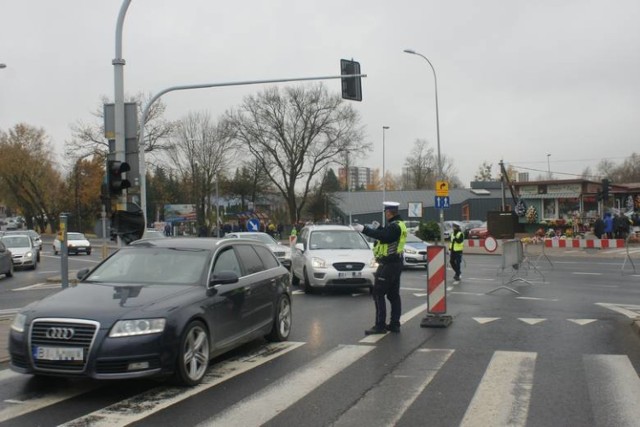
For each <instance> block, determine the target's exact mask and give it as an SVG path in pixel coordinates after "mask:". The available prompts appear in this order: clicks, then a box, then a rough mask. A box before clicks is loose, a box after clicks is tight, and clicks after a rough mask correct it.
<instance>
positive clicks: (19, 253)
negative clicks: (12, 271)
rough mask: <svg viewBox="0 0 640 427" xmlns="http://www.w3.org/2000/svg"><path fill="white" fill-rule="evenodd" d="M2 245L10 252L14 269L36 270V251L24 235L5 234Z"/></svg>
mask: <svg viewBox="0 0 640 427" xmlns="http://www.w3.org/2000/svg"><path fill="white" fill-rule="evenodd" d="M0 239H2V243H4V245H5V246H6V247H7V248H8V249H9V250H10V251H11V256H12V259H13V266H14V268H15V267H17V268H25V267H29V268H31V269H32V270H35V269H36V268H38V249H36V247H35V246H34V244H33V241H32V240H31V237H29V236H27V235H26V234H14V235H11V234H5V235H4V236H2V237H0Z"/></svg>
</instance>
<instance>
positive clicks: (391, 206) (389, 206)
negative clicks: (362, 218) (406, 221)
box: [383, 202, 400, 211]
mask: <svg viewBox="0 0 640 427" xmlns="http://www.w3.org/2000/svg"><path fill="white" fill-rule="evenodd" d="M383 205H384V210H391V211H397V210H398V207H399V206H400V203H398V202H384V203H383Z"/></svg>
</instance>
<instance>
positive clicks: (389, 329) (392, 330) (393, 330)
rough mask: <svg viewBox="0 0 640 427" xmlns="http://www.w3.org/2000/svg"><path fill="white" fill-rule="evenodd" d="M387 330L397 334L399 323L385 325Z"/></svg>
mask: <svg viewBox="0 0 640 427" xmlns="http://www.w3.org/2000/svg"><path fill="white" fill-rule="evenodd" d="M387 331H389V332H393V333H396V334H397V333H398V332H400V325H387Z"/></svg>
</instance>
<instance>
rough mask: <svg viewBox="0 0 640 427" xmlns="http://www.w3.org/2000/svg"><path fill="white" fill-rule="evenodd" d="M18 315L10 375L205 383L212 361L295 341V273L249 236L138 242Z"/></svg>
mask: <svg viewBox="0 0 640 427" xmlns="http://www.w3.org/2000/svg"><path fill="white" fill-rule="evenodd" d="M78 279H79V280H80V283H79V284H78V286H74V287H69V288H65V289H63V290H61V291H60V292H57V293H55V294H53V295H50V296H48V297H46V298H44V299H42V300H40V301H37V302H34V303H32V304H29V305H28V306H26V307H25V308H24V309H23V310H21V311H20V312H19V313H18V314H17V315H16V316H15V318H14V320H13V323H12V325H11V329H10V336H9V354H10V366H11V369H13V370H14V371H17V372H21V373H26V374H33V375H37V376H38V375H39V376H46V375H55V376H66V377H91V378H97V379H125V378H140V377H150V376H171V377H172V378H173V380H174V382H176V383H177V384H181V385H191V386H192V385H196V384H198V383H200V382H201V381H202V378H203V377H204V375H205V373H206V371H207V368H208V365H209V362H210V361H211V359H213V358H214V357H216V356H218V355H220V354H222V353H224V352H227V351H229V350H231V349H233V348H236V347H238V346H239V345H241V344H244V343H247V342H249V341H252V340H255V339H257V338H261V337H263V336H265V337H266V338H267V339H269V340H272V341H284V340H286V339H287V338H288V337H289V333H290V331H291V325H292V312H291V288H290V284H289V280H290V278H289V272H288V271H287V269H286V268H284V267H283V266H282V265H280V263H279V262H278V260H277V259H276V257H275V256H274V255H273V252H271V251H270V250H269V248H267V247H266V246H265V245H263V244H261V243H259V242H257V241H247V240H245V239H242V240H240V239H237V240H234V239H226V240H221V239H212V238H202V239H193V238H175V239H154V240H138V241H137V242H133V243H131V244H130V245H128V246H125V247H123V248H120V249H119V250H118V251H117V252H115V253H114V254H113V255H111V256H110V257H109V258H107V259H105V260H104V261H102V263H100V264H99V265H97V266H96V267H94V268H93V270H89V269H88V268H87V269H83V270H80V271H79V272H78Z"/></svg>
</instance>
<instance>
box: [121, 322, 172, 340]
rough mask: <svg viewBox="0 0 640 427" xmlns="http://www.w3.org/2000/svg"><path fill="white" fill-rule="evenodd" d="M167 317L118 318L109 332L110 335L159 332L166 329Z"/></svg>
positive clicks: (123, 335) (126, 335) (122, 335)
mask: <svg viewBox="0 0 640 427" xmlns="http://www.w3.org/2000/svg"><path fill="white" fill-rule="evenodd" d="M166 323H167V320H166V319H133V320H118V321H117V322H116V324H115V325H113V327H112V328H111V332H109V337H111V338H116V337H131V336H135V335H148V334H158V333H160V332H162V331H164V326H165V324H166Z"/></svg>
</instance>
